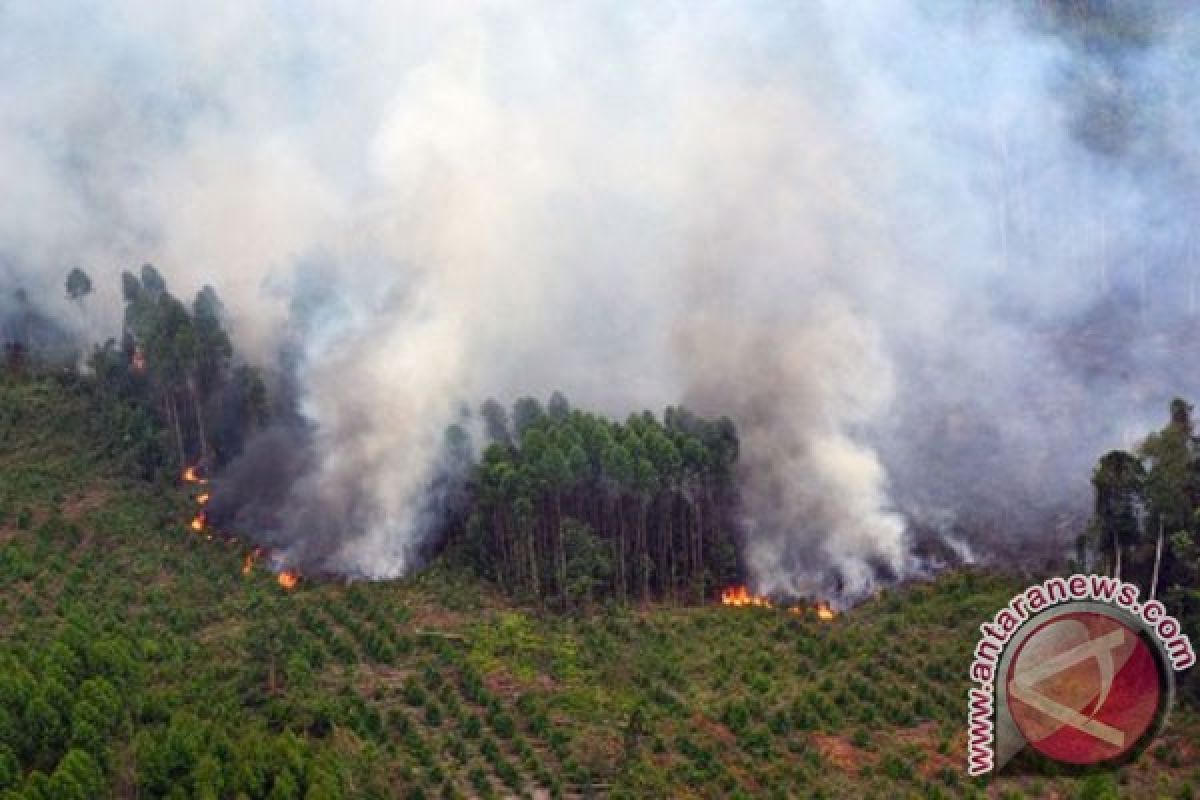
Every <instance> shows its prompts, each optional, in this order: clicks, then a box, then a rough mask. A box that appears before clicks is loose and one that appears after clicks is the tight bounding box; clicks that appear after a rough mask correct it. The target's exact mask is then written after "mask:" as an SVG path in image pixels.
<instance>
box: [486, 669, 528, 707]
mask: <svg viewBox="0 0 1200 800" xmlns="http://www.w3.org/2000/svg"><path fill="white" fill-rule="evenodd" d="M483 685H484V686H486V687H487V690H488V691H489V692H491V693H492V694H494V695H497V696H498V697H503V698H504V699H506V700H512V699H514V698H515V697H516V696H517V695H518V694H520V693H521V684H520V683H518V682H517V679H516V678H514V677H513V676H512V675H509V674H508V673H507V672H505V671H504V670H502V669H498V670H493V671H492V672H489V673H488V674H487V675H485V676H483Z"/></svg>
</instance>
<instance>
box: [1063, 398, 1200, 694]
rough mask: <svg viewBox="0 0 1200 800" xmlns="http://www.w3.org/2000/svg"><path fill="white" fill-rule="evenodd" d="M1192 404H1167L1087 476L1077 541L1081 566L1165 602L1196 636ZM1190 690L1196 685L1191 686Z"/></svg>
mask: <svg viewBox="0 0 1200 800" xmlns="http://www.w3.org/2000/svg"><path fill="white" fill-rule="evenodd" d="M1192 410H1193V409H1192V406H1191V405H1190V404H1188V403H1187V402H1186V401H1184V400H1183V399H1181V398H1175V399H1174V400H1172V401H1171V404H1170V413H1169V419H1168V421H1167V424H1166V425H1165V426H1164V427H1163V428H1162V429H1161V430H1158V431H1155V432H1154V433H1151V434H1150V435H1149V436H1147V437H1146V438H1145V439H1144V440H1143V441H1142V442H1141V443H1140V444H1139V445H1138V446H1137V447H1136V448H1134V450H1133V451H1132V452H1130V451H1126V450H1112V451H1109V452H1108V453H1105V454H1104V456H1103V457H1101V459H1100V461H1099V463H1097V465H1096V468H1095V470H1094V471H1093V473H1092V487H1093V489H1094V491H1095V506H1094V511H1093V515H1092V519H1091V521H1090V523H1089V525H1088V529H1087V531H1086V532H1085V533H1084V534H1083V535H1082V536H1081V537H1080V539H1079V543H1078V544H1079V559H1080V562H1081V566H1082V567H1083V568H1085V569H1087V568H1097V569H1106V570H1107V571H1108V572H1109V574H1111V575H1113V576H1114V577H1117V578H1121V579H1123V580H1126V581H1130V582H1132V583H1136V584H1138V585H1139V586H1141V587H1143V590H1144V592H1145V596H1146V597H1157V598H1163V597H1166V598H1168V602H1169V603H1170V605H1171V608H1172V613H1173V614H1176V615H1177V616H1178V617H1179V619H1180V620H1181V621H1182V622H1183V623H1184V626H1185V628H1186V629H1187V632H1188V633H1189V634H1190V635H1191V636H1192V637H1193V639H1195V638H1197V637H1200V591H1198V590H1197V587H1200V437H1197V435H1196V431H1195V425H1194V421H1193V416H1192ZM1191 683H1192V686H1191V690H1192V691H1193V692H1196V691H1197V690H1200V687H1198V686H1196V685H1195V684H1196V681H1195V680H1193V681H1192V682H1191Z"/></svg>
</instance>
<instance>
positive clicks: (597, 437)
mask: <svg viewBox="0 0 1200 800" xmlns="http://www.w3.org/2000/svg"><path fill="white" fill-rule="evenodd" d="M481 417H482V421H483V427H484V430H485V433H486V437H487V440H488V443H487V445H486V447H485V449H484V450H483V453H482V457H481V458H480V460H479V462H478V463H477V464H475V465H473V466H472V467H471V469H470V472H469V480H468V481H467V484H466V488H465V490H464V491H465V495H466V501H465V510H464V512H463V514H462V517H463V519H464V524H463V525H462V526H461V530H460V536H461V540H460V541H459V542H457V543H456V545H457V552H459V553H460V554H462V556H463V557H465V558H466V559H467V561H468V562H469V563H470V564H472V565H474V566H475V567H476V568H477V569H478V570H479V571H480V572H482V573H483V574H485V575H486V576H488V577H490V578H492V579H494V580H496V581H497V582H499V583H500V584H502V585H503V586H505V587H507V588H508V589H509V590H510V591H512V592H514V593H516V594H518V595H522V596H526V597H531V598H538V599H545V600H551V601H553V602H554V603H556V604H557V605H559V606H560V607H563V608H569V607H573V606H577V605H579V604H583V603H587V602H591V601H594V600H598V599H613V600H615V601H617V602H622V603H623V602H629V601H643V602H644V601H647V600H650V599H652V598H660V599H679V600H687V599H692V600H700V599H703V598H704V597H705V596H706V595H708V594H710V593H711V592H712V591H713V590H714V587H716V586H718V585H723V584H725V583H727V582H728V581H730V580H732V579H733V578H734V576H735V575H736V574H737V567H738V565H737V560H736V548H735V546H734V540H733V537H732V534H731V532H732V531H733V530H734V524H733V523H734V520H733V516H734V514H735V512H736V505H737V492H736V489H735V487H734V482H733V477H734V476H733V469H734V465H735V463H736V461H737V457H738V437H737V431H736V429H735V427H734V425H733V423H732V422H731V421H730V420H729V419H728V418H726V417H722V418H720V419H716V420H710V419H704V418H702V417H700V416H697V415H696V414H694V413H692V412H691V411H688V410H687V409H685V408H681V407H671V408H667V409H666V411H665V413H664V414H663V417H662V419H661V420H660V419H659V418H658V417H656V416H655V415H654V414H653V413H651V412H649V411H644V412H641V413H637V414H632V415H630V416H629V418H628V419H627V420H626V421H625V422H624V424H621V423H618V422H614V421H612V420H609V419H606V418H604V417H602V416H599V415H597V414H592V413H588V412H585V411H580V410H574V409H572V408H571V407H570V405H569V403H568V402H567V400H566V398H565V397H564V396H563V395H562V394H561V393H559V392H555V393H554V394H553V395H552V396H551V397H550V398H549V400H548V402H547V403H546V404H545V406H543V405H542V403H541V402H540V401H538V400H537V399H535V398H531V397H523V398H520V399H518V400H517V401H516V402H515V403H514V405H513V407H512V410H511V414H510V413H509V411H508V410H507V409H506V408H505V407H504V406H503V405H501V404H500V403H498V402H497V401H495V400H494V399H489V400H488V401H487V402H485V403H484V404H483V407H482V408H481ZM466 446H467V443H466V440H465V432H464V430H463V429H462V428H461V426H454V427H452V428H451V429H450V430H449V431H448V433H447V447H448V450H449V452H451V453H460V454H461V453H462V451H463V449H464V447H466ZM455 458H458V459H460V460H461V458H462V456H461V455H459V456H456V457H455Z"/></svg>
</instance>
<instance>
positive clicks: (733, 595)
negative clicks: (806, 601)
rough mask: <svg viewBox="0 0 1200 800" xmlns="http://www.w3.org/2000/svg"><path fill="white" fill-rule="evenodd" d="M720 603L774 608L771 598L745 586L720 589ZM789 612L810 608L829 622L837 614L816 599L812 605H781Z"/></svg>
mask: <svg viewBox="0 0 1200 800" xmlns="http://www.w3.org/2000/svg"><path fill="white" fill-rule="evenodd" d="M721 605H723V606H731V607H733V608H746V607H750V608H775V607H776V606H775V603H774V602H772V601H771V598H769V597H767V596H765V595H761V594H754V593H753V592H751V591H750V590H749V589H747V588H746V587H745V586H730V587H729V588H727V589H722V590H721ZM783 608H786V610H787V612H788V613H789V614H796V615H798V616H799V615H802V614H804V613H805V612H806V611H807V610H809V609H810V608H811V609H812V610H814V611H815V612H816V615H817V619H819V620H821V621H822V622H829V621H831V620H833V619H834V618H835V617H836V616H837V612H836V611H834V610H833V607H832V606H830V605H829V603H828V602H826V601H824V600H818V601H817V602H816V603H815V604H813V605H812V606H805V605H791V606H783Z"/></svg>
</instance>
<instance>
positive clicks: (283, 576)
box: [277, 569, 300, 592]
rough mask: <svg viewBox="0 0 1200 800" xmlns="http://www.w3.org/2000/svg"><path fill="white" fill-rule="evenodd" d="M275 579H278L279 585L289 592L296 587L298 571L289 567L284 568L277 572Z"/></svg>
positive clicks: (298, 577)
mask: <svg viewBox="0 0 1200 800" xmlns="http://www.w3.org/2000/svg"><path fill="white" fill-rule="evenodd" d="M277 580H278V581H279V585H280V586H282V587H283V588H284V589H285V590H287V591H289V592H290V591H291V590H292V589H295V588H296V584H298V583H300V573H299V572H295V571H293V570H290V569H285V570H284V571H283V572H281V573H279V577H278V578H277Z"/></svg>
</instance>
